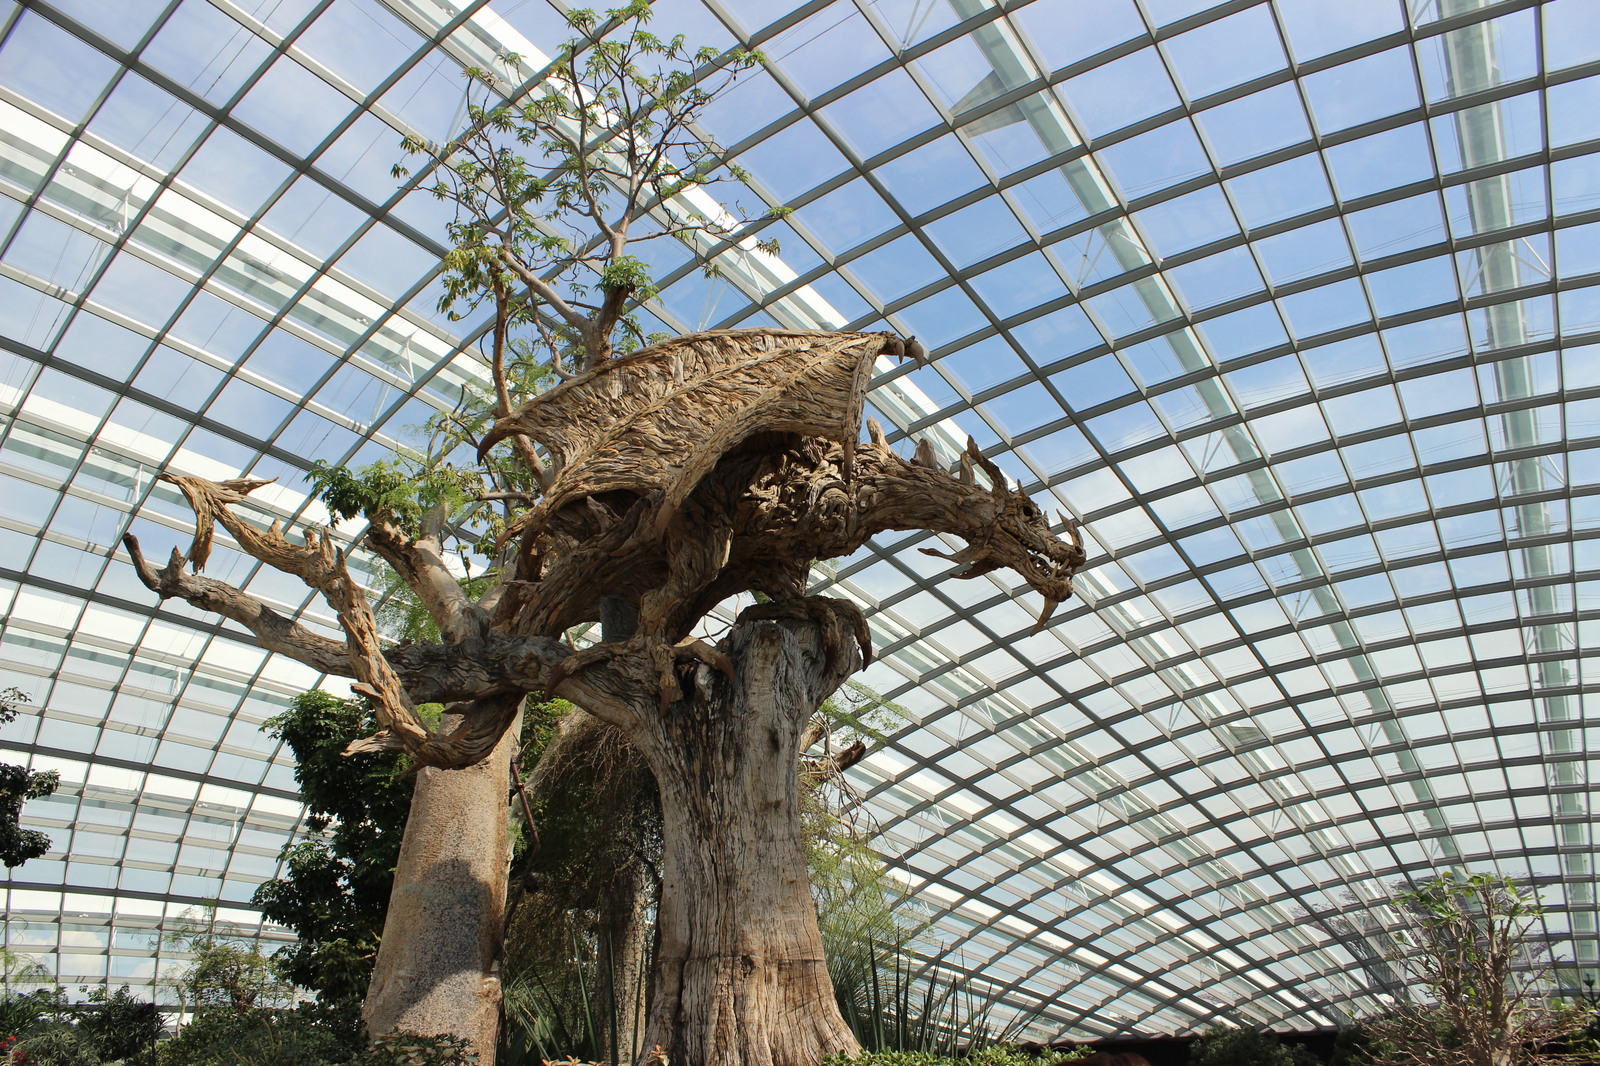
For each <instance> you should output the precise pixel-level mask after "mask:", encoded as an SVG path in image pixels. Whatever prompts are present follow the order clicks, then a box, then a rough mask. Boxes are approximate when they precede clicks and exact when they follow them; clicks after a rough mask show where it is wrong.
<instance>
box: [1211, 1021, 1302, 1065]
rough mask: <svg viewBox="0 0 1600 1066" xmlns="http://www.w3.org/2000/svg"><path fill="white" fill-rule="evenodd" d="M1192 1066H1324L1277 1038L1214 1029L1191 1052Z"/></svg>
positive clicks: (1258, 1032) (1254, 1031)
mask: <svg viewBox="0 0 1600 1066" xmlns="http://www.w3.org/2000/svg"><path fill="white" fill-rule="evenodd" d="M1189 1062H1190V1063H1191V1064H1192V1066H1321V1064H1320V1060H1318V1059H1317V1057H1316V1056H1315V1055H1313V1054H1311V1053H1310V1052H1309V1051H1307V1050H1306V1049H1305V1048H1301V1047H1285V1046H1284V1045H1283V1044H1281V1043H1279V1042H1278V1037H1277V1034H1275V1033H1271V1032H1265V1031H1262V1030H1258V1029H1236V1028H1232V1027H1230V1026H1225V1025H1216V1026H1212V1027H1211V1028H1210V1029H1207V1030H1206V1031H1205V1032H1203V1033H1201V1034H1200V1039H1198V1040H1196V1041H1195V1042H1194V1045H1193V1046H1192V1047H1191V1048H1190V1049H1189Z"/></svg>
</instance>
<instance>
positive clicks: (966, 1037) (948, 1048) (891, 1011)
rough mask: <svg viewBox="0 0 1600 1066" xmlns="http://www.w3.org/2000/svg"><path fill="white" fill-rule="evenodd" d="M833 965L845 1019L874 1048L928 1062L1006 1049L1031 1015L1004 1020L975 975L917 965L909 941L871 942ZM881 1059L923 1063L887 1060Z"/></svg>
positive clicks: (905, 1065) (894, 1065)
mask: <svg viewBox="0 0 1600 1066" xmlns="http://www.w3.org/2000/svg"><path fill="white" fill-rule="evenodd" d="M830 969H831V970H832V976H833V982H834V994H835V996H836V997H837V998H838V1001H839V1011H840V1013H841V1014H843V1015H844V1020H845V1024H846V1025H848V1026H849V1027H850V1030H851V1032H853V1033H854V1034H855V1038H856V1040H857V1041H858V1042H859V1043H860V1044H861V1046H862V1047H863V1048H865V1049H867V1050H868V1051H870V1052H896V1053H909V1054H913V1055H924V1056H931V1059H930V1061H935V1060H939V1059H940V1058H941V1057H946V1058H947V1057H950V1056H954V1055H956V1054H957V1053H958V1052H960V1053H965V1054H967V1055H969V1056H970V1055H971V1054H972V1053H976V1052H980V1051H987V1050H989V1049H991V1048H993V1049H995V1053H996V1054H1001V1053H1003V1052H1004V1051H1005V1049H1004V1048H1003V1047H1002V1045H1005V1044H1007V1043H1009V1042H1010V1041H1013V1040H1015V1039H1016V1038H1017V1036H1018V1035H1019V1034H1020V1033H1021V1031H1022V1030H1023V1029H1024V1028H1025V1027H1026V1026H1027V1024H1028V1023H1029V1021H1031V1017H1029V1016H1027V1015H1017V1016H1013V1017H1011V1018H1009V1019H1008V1020H1006V1021H1004V1022H999V1021H998V1020H997V1018H996V1013H997V1008H998V1007H999V1002H998V1001H997V1000H996V999H995V998H994V996H993V994H992V993H983V992H980V991H979V990H978V989H977V987H976V985H975V984H974V982H973V980H972V979H971V978H970V977H968V976H966V975H964V974H961V973H959V972H946V973H941V972H940V969H939V967H938V966H930V967H927V968H926V969H922V968H920V967H919V966H918V965H917V962H916V959H915V958H914V957H913V956H912V954H911V949H910V946H909V944H907V943H900V944H896V945H891V946H890V947H889V948H888V949H887V950H886V951H885V950H881V949H880V947H879V946H878V945H876V944H874V943H872V942H871V941H868V942H867V944H866V945H865V951H864V954H863V955H861V956H859V957H858V958H857V959H856V960H853V964H850V965H844V966H840V965H838V964H837V962H836V964H835V965H834V966H833V967H831V968H830ZM963 1061H968V1062H970V1061H973V1060H972V1059H970V1057H969V1058H966V1059H964V1060H963ZM1028 1061H1030V1062H1031V1061H1032V1060H1028ZM1052 1061H1057V1060H1052ZM880 1066H923V1064H922V1063H920V1062H914V1061H909V1060H908V1061H906V1062H899V1061H898V1060H887V1061H885V1062H883V1063H882V1064H880ZM988 1066H1012V1064H1011V1063H1009V1062H995V1063H992V1064H988Z"/></svg>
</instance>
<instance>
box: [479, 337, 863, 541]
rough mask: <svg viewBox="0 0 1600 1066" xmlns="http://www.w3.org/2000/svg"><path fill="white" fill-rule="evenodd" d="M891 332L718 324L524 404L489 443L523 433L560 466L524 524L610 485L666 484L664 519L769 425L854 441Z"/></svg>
mask: <svg viewBox="0 0 1600 1066" xmlns="http://www.w3.org/2000/svg"><path fill="white" fill-rule="evenodd" d="M888 340H889V335H887V334H882V333H830V332H822V331H814V330H715V331H711V332H706V333H692V334H689V335H687V336H683V337H678V338H676V339H674V340H671V341H668V342H666V343H664V344H659V345H655V346H653V347H650V348H646V349H644V350H643V351H640V352H637V353H635V354H633V355H631V356H628V357H626V358H623V359H615V360H611V361H610V362H607V363H605V364H602V365H601V366H599V367H597V368H596V369H594V370H591V371H589V372H588V373H585V374H582V375H580V376H579V377H576V378H573V379H572V380H570V381H567V382H564V383H562V384H561V385H559V386H557V387H556V388H554V389H551V390H550V391H549V392H546V393H544V394H542V395H540V396H538V397H536V398H534V399H533V400H530V401H529V402H527V403H525V404H523V405H522V406H521V407H519V408H518V409H517V410H516V411H514V412H512V414H511V416H510V417H509V418H506V419H503V420H501V422H500V423H499V424H497V425H496V426H495V428H494V431H493V432H492V433H491V434H490V436H489V438H488V439H487V441H486V444H485V446H486V447H487V446H488V445H489V444H493V443H494V442H495V441H497V440H501V439H504V438H505V437H507V436H509V435H511V434H513V433H521V434H524V435H526V436H528V437H531V438H532V439H534V440H536V441H538V442H539V443H540V444H542V445H544V446H545V448H546V449H548V450H549V452H550V455H551V457H552V460H553V462H552V466H553V468H554V474H553V477H552V479H551V482H550V485H549V488H548V489H547V490H546V492H545V495H544V499H543V500H542V501H541V503H540V505H539V506H538V507H537V508H535V509H534V511H533V512H531V513H530V514H529V515H528V517H527V519H526V520H525V524H524V525H523V528H524V529H533V530H537V529H538V528H540V527H541V526H543V524H544V521H545V519H546V518H547V517H548V516H549V515H550V514H552V513H554V512H555V511H558V510H560V509H561V508H562V507H564V506H566V505H567V504H569V503H573V502H576V501H578V500H581V499H583V498H584V497H586V496H593V495H597V494H599V493H604V492H612V491H616V490H626V491H630V492H634V493H638V494H640V495H644V494H646V493H651V492H660V493H661V496H662V506H661V510H660V517H659V519H658V528H659V526H660V525H661V524H664V522H665V520H666V519H667V518H669V517H670V516H671V515H672V513H673V512H674V511H676V509H677V507H678V505H679V504H681V503H682V502H683V500H684V499H685V498H686V497H687V496H688V495H689V493H690V492H692V491H693V490H694V487H695V486H696V485H697V484H699V483H700V480H701V479H702V478H703V477H704V476H705V475H706V474H707V473H709V472H710V471H711V469H712V467H714V466H715V465H716V464H717V462H718V460H720V459H721V458H722V457H723V456H724V455H727V454H728V453H729V452H731V451H733V450H735V449H737V448H738V447H739V446H740V445H741V444H743V443H744V442H745V441H747V440H748V439H749V438H750V437H752V436H753V435H755V434H757V433H764V432H772V431H778V432H789V433H798V434H800V435H802V436H809V437H822V438H825V439H828V440H834V441H840V442H842V443H848V442H853V441H854V440H855V438H856V436H857V434H858V433H859V427H860V425H861V414H862V406H863V403H864V401H865V396H866V390H867V382H868V380H869V379H870V378H871V376H872V368H873V363H874V360H875V359H876V357H877V355H878V354H879V352H881V351H882V350H883V348H884V346H885V344H886V342H887V341H888Z"/></svg>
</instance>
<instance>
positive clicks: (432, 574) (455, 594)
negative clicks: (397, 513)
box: [367, 520, 489, 644]
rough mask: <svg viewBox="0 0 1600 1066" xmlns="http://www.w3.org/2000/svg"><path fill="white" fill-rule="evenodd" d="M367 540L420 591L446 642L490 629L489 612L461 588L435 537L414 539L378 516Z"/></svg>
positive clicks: (467, 638)
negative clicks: (469, 597)
mask: <svg viewBox="0 0 1600 1066" xmlns="http://www.w3.org/2000/svg"><path fill="white" fill-rule="evenodd" d="M367 543H368V544H370V545H372V550H373V551H375V552H377V553H378V555H379V556H381V557H382V559H383V561H384V562H386V563H388V564H389V565H390V566H391V567H393V568H394V572H395V573H397V574H399V575H400V580H402V581H404V582H405V583H406V587H407V588H409V589H410V590H411V591H412V592H414V593H416V594H417V599H419V600H421V601H422V606H423V607H425V608H427V611H428V614H429V616H431V617H432V618H433V620H434V622H435V623H436V624H437V625H438V626H439V633H440V635H442V636H443V637H444V639H445V641H446V642H447V643H451V644H459V643H461V642H462V641H466V640H471V639H473V638H475V637H482V636H483V634H484V633H485V632H486V631H487V629H488V626H489V616H488V615H487V614H485V613H484V612H483V611H482V610H481V609H480V608H479V607H478V606H477V604H475V603H473V602H472V601H471V600H470V599H468V598H467V595H466V593H464V592H462V591H461V583H460V582H459V581H457V580H456V576H455V575H454V574H452V573H451V572H450V570H449V568H448V567H446V566H445V564H444V559H443V558H442V557H441V556H440V554H439V541H438V539H437V538H436V537H432V536H424V537H419V538H417V539H412V537H411V536H410V535H409V534H407V533H406V532H405V530H403V529H401V528H400V527H399V526H396V525H394V524H392V523H390V522H386V521H382V520H379V521H374V522H373V523H372V524H371V525H370V526H368V527H367Z"/></svg>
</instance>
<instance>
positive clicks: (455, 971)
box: [361, 697, 522, 1066]
mask: <svg viewBox="0 0 1600 1066" xmlns="http://www.w3.org/2000/svg"><path fill="white" fill-rule="evenodd" d="M502 698H504V697H502ZM521 722H522V716H521V715H520V714H518V715H517V716H516V717H515V719H514V720H513V722H512V725H511V727H510V728H509V729H507V730H506V732H505V735H504V736H503V737H501V738H500V742H499V743H498V744H497V745H495V748H494V751H493V752H492V753H491V754H490V755H489V757H488V758H487V759H485V760H483V761H482V762H480V763H478V764H476V765H474V766H469V767H467V768H465V769H461V770H442V769H439V768H438V767H432V766H429V767H424V768H423V769H422V770H420V771H418V774H417V787H416V791H415V792H414V793H413V795H412V799H411V813H410V815H409V817H408V818H407V820H406V829H405V838H404V840H403V842H402V844H401V846H400V860H399V863H398V865H397V866H396V867H395V873H394V890H393V892H392V893H391V895H390V897H389V912H388V914H387V916H386V917H385V918H384V923H383V940H382V941H381V943H380V944H379V947H378V960H377V964H376V965H375V966H374V968H373V973H372V984H371V985H370V986H369V987H368V989H367V999H366V1002H365V1003H364V1004H363V1005H362V1009H361V1017H362V1020H363V1021H365V1022H366V1024H367V1031H368V1032H370V1033H373V1034H375V1035H376V1034H381V1033H388V1032H391V1031H393V1030H396V1029H400V1030H405V1031H408V1032H415V1033H422V1034H425V1035H430V1036H431V1035H436V1034H449V1035H452V1036H458V1037H465V1038H467V1039H468V1040H470V1041H472V1043H473V1046H474V1048H475V1049H476V1050H477V1052H478V1063H479V1066H494V1057H495V1051H496V1047H497V1045H498V1043H499V1038H500V949H501V941H502V939H503V937H504V927H505V904H506V873H507V866H508V864H509V862H510V859H511V845H510V838H509V837H508V836H507V831H506V830H507V810H508V806H507V802H506V797H507V795H508V794H509V792H510V789H511V756H512V755H513V754H514V753H515V752H516V750H517V744H518V742H519V738H520V736H521V733H522V729H521Z"/></svg>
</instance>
